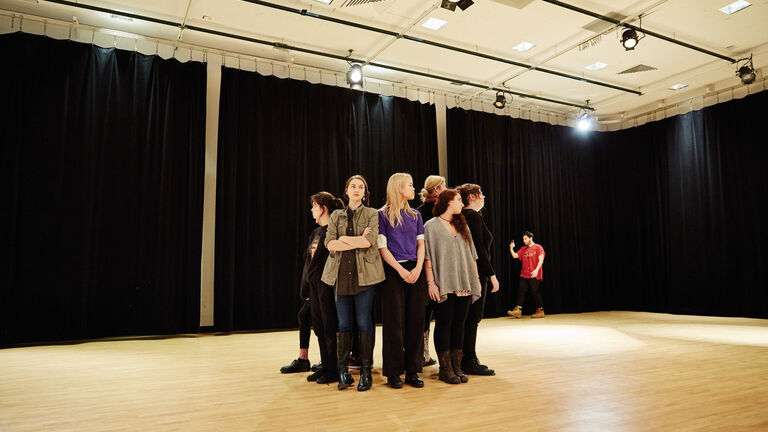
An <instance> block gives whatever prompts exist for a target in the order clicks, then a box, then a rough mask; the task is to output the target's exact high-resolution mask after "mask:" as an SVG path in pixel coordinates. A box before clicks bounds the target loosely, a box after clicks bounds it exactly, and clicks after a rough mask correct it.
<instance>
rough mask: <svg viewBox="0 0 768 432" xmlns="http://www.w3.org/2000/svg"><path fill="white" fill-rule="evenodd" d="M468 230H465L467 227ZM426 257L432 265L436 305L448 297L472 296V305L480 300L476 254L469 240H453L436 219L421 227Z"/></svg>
mask: <svg viewBox="0 0 768 432" xmlns="http://www.w3.org/2000/svg"><path fill="white" fill-rule="evenodd" d="M467 229H468V228H467ZM424 240H425V243H426V249H427V250H426V258H425V259H427V260H429V261H431V262H432V272H433V273H434V275H435V284H437V287H438V288H439V289H440V302H443V301H445V299H446V298H447V296H448V294H456V295H458V296H467V295H471V296H472V303H474V302H475V300H477V299H478V298H480V295H481V290H482V288H481V287H480V280H479V279H478V278H477V267H476V264H475V260H477V251H476V250H475V245H474V244H473V242H472V240H471V239H470V241H469V243H467V242H466V241H464V238H463V237H462V236H461V234H457V235H456V236H455V237H454V236H453V234H451V232H450V231H448V228H446V227H445V226H443V223H442V222H440V219H439V218H432V219H430V220H429V221H427V223H425V224H424Z"/></svg>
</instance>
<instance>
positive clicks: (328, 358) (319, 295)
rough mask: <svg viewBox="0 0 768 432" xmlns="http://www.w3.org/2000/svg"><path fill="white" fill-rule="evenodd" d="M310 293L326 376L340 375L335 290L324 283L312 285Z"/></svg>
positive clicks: (313, 325) (314, 325) (313, 319)
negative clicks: (337, 362) (337, 356)
mask: <svg viewBox="0 0 768 432" xmlns="http://www.w3.org/2000/svg"><path fill="white" fill-rule="evenodd" d="M309 293H310V294H309V295H310V297H309V300H310V302H311V303H312V308H311V309H312V327H314V329H315V335H316V336H317V344H318V346H319V347H320V361H321V362H322V363H323V368H324V370H325V374H326V376H333V375H336V374H337V373H338V368H337V365H336V331H337V330H338V328H339V318H338V316H337V315H336V300H335V293H334V289H333V287H332V286H328V285H326V284H324V283H322V282H317V283H310V286H309Z"/></svg>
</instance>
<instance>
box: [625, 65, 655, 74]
mask: <svg viewBox="0 0 768 432" xmlns="http://www.w3.org/2000/svg"><path fill="white" fill-rule="evenodd" d="M652 70H656V68H655V67H653V66H648V65H644V64H639V65H637V66H633V67H631V68H629V69H627V70H623V71H621V72H619V74H630V73H637V72H648V71H652Z"/></svg>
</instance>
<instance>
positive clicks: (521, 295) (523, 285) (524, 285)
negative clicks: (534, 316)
mask: <svg viewBox="0 0 768 432" xmlns="http://www.w3.org/2000/svg"><path fill="white" fill-rule="evenodd" d="M540 287H541V281H540V280H538V279H535V278H531V279H528V278H524V277H521V278H520V288H518V290H517V305H518V306H523V301H525V293H526V292H527V291H528V290H529V289H530V290H531V295H532V296H533V301H535V302H536V307H537V308H544V300H543V299H542V298H541V289H540Z"/></svg>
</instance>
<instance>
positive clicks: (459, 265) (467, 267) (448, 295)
mask: <svg viewBox="0 0 768 432" xmlns="http://www.w3.org/2000/svg"><path fill="white" fill-rule="evenodd" d="M463 207H464V205H463V204H462V201H461V194H459V192H457V191H456V190H455V189H446V190H444V191H443V192H441V193H440V195H438V197H437V203H436V204H435V208H434V209H433V210H432V213H433V214H434V215H435V216H436V217H434V218H432V219H431V220H429V221H428V222H427V223H426V224H424V237H425V239H426V246H427V250H426V258H425V265H424V268H425V270H426V273H427V286H428V289H429V297H430V298H431V299H432V300H434V301H436V302H438V303H437V306H436V307H435V351H437V358H438V361H439V362H440V372H439V374H438V377H439V378H440V380H441V381H444V382H446V383H449V384H459V383H462V382H467V381H468V380H469V378H468V377H467V376H466V375H465V374H464V371H462V370H461V358H462V350H463V347H464V322H465V320H466V318H467V312H468V309H469V305H470V303H472V302H474V301H476V300H477V299H478V298H480V290H481V287H480V280H479V279H480V278H479V276H478V273H477V263H476V262H475V261H476V260H477V252H476V251H475V245H474V244H473V243H472V234H470V232H469V228H467V222H466V220H465V219H464V216H462V214H461V210H462V208H463Z"/></svg>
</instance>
